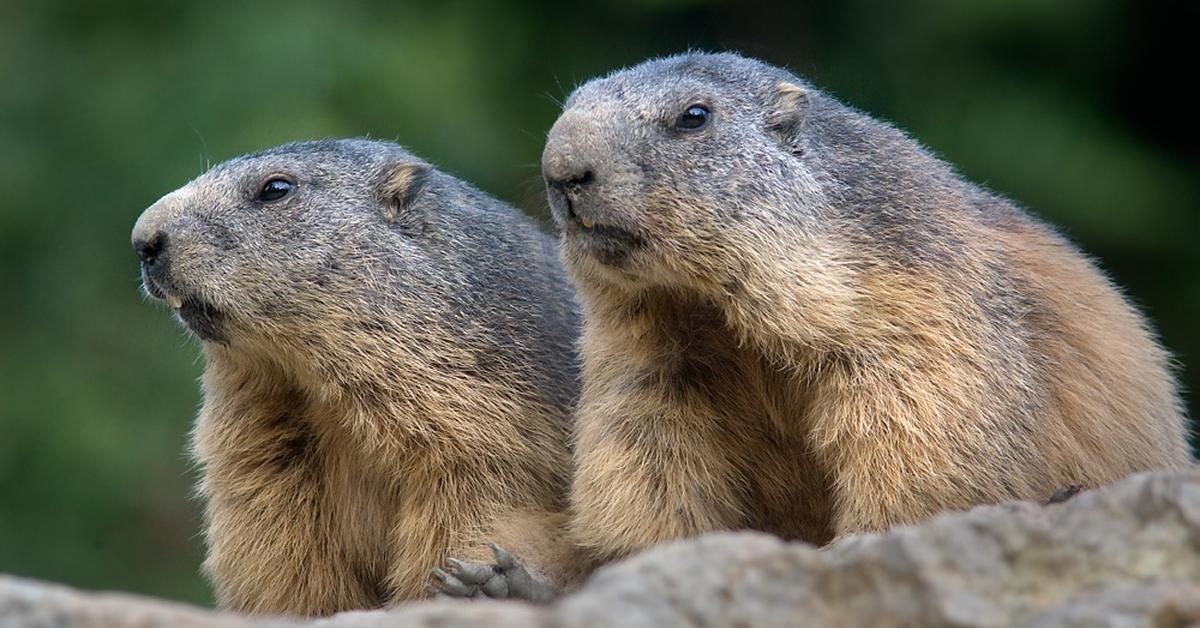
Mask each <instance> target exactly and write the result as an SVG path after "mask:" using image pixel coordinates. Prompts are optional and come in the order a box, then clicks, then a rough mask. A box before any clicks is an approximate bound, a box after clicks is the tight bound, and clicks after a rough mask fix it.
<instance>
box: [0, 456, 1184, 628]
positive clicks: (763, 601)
mask: <svg viewBox="0 0 1200 628" xmlns="http://www.w3.org/2000/svg"><path fill="white" fill-rule="evenodd" d="M301 625H309V626H319V627H321V628H352V627H353V628H368V627H375V626H431V627H432V626H441V627H454V626H464V627H465V626H488V627H493V628H500V627H507V626H513V627H517V626H547V627H549V626H555V627H560V628H565V627H570V626H597V627H603V626H614V627H618V626H619V627H621V628H636V627H640V626H647V627H649V626H714V627H715V626H731V627H737V628H741V627H746V628H749V627H755V628H758V627H764V628H769V627H771V626H795V625H811V626H1012V625H1023V626H1037V627H1043V626H1104V627H1109V626H1111V627H1114V628H1115V627H1125V626H1185V625H1200V471H1191V472H1186V473H1172V474H1142V475H1137V476H1133V477H1131V478H1128V479H1126V480H1124V481H1122V482H1120V483H1118V484H1116V485H1113V486H1111V487H1108V488H1104V489H1101V490H1096V491H1089V492H1085V493H1082V494H1080V495H1078V496H1076V497H1073V498H1071V499H1070V500H1069V501H1067V502H1065V503H1062V504H1052V505H1048V506H1044V505H1040V504H1032V503H1010V504H1002V505H998V506H982V507H979V508H975V509H973V510H971V511H969V512H962V513H946V514H943V515H939V516H938V517H935V518H934V519H932V520H930V521H928V522H925V523H923V524H921V525H915V526H907V527H901V528H897V529H895V530H892V531H889V532H887V533H883V534H870V535H862V536H856V537H850V538H846V539H842V540H840V541H838V542H836V543H834V544H833V545H831V546H829V547H827V548H825V549H820V550H819V549H815V548H813V547H811V546H807V545H804V544H801V543H785V542H783V541H780V540H778V539H776V538H773V537H770V536H767V535H764V534H757V533H751V532H741V533H720V534H712V535H708V536H705V537H702V538H699V539H692V540H688V541H680V542H676V543H670V544H667V545H663V546H661V547H658V548H655V549H653V550H650V551H648V552H645V553H643V554H641V555H639V556H635V557H633V558H631V559H629V560H626V561H624V562H622V563H619V564H616V565H612V566H609V567H606V568H604V569H601V570H599V571H598V572H597V573H596V574H595V575H594V576H593V577H592V578H591V579H590V580H589V581H588V582H587V583H586V584H585V585H584V586H583V588H582V589H581V590H580V591H578V592H576V593H574V594H572V595H569V596H567V597H565V598H563V599H561V600H559V601H558V602H557V603H555V604H553V605H550V606H544V607H537V606H529V605H525V604H521V603H516V602H491V601H475V600H471V601H434V602H425V603H417V604H409V605H405V606H401V607H397V608H394V609H389V610H383V611H363V612H354V613H343V614H340V615H336V616H334V617H330V618H326V619H320V620H315V621H303V620H294V619H282V618H265V619H263V618H253V619H251V618H243V617H238V616H234V615H230V614H223V613H217V612H212V611H206V610H201V609H197V608H193V607H188V606H184V605H179V604H170V603H166V602H160V601H154V600H147V599H140V598H137V597H134V596H127V595H118V594H87V593H80V592H76V591H72V590H70V589H67V588H64V587H60V586H56V585H50V584H42V583H36V582H33V581H29V580H22V579H19V578H12V577H0V628H9V627H10V626H12V627H16V626H20V627H22V628H24V627H35V628H42V627H47V628H48V627H51V626H53V627H59V626H62V627H75V626H105V627H107V626H113V627H122V628H124V627H132V626H137V627H142V626H146V627H150V626H183V627H185V628H186V627H191V626H196V627H201V626H204V627H208V626H213V627H217V626H221V627H225V626H229V627H243V626H281V627H283V626H301Z"/></svg>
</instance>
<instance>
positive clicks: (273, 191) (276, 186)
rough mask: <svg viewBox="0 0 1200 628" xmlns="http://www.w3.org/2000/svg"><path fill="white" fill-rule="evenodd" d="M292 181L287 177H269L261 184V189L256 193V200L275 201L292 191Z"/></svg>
mask: <svg viewBox="0 0 1200 628" xmlns="http://www.w3.org/2000/svg"><path fill="white" fill-rule="evenodd" d="M292 187H293V186H292V182H291V181H288V180H287V179H279V178H276V179H271V180H270V181H267V182H266V183H264V184H263V186H262V190H261V191H260V192H259V193H258V200H260V201H263V202H264V203H269V202H271V201H277V200H279V199H281V198H283V197H285V196H287V195H288V192H291V191H292Z"/></svg>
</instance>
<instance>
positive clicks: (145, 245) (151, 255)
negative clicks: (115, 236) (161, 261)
mask: <svg viewBox="0 0 1200 628" xmlns="http://www.w3.org/2000/svg"><path fill="white" fill-rule="evenodd" d="M166 248H167V236H166V234H164V233H163V232H161V231H160V232H158V233H155V234H154V235H153V236H151V237H150V238H149V239H146V240H142V239H140V238H139V239H137V240H134V241H133V250H135V251H137V254H138V258H140V259H141V260H142V263H143V264H145V265H146V266H152V265H154V262H155V260H157V259H158V258H159V257H160V256H161V255H162V253H163V250H164V249H166Z"/></svg>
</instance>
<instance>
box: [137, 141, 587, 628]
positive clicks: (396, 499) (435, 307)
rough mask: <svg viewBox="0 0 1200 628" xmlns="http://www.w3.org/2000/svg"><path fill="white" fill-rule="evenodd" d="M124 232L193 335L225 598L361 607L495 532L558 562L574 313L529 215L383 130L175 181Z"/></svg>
mask: <svg viewBox="0 0 1200 628" xmlns="http://www.w3.org/2000/svg"><path fill="white" fill-rule="evenodd" d="M133 241H134V246H135V248H136V249H137V251H138V253H139V255H140V256H141V258H142V270H143V279H144V283H145V287H146V290H147V292H148V293H149V294H151V295H152V296H154V297H157V298H159V299H162V300H164V301H165V302H167V303H168V304H170V305H171V306H172V309H173V310H174V311H175V313H176V314H177V316H178V317H179V318H180V319H181V321H182V322H183V323H184V325H186V326H187V327H188V328H189V329H190V330H191V331H193V332H194V333H195V334H196V335H197V336H198V337H200V338H201V339H202V340H203V341H204V342H203V349H204V354H205V358H206V363H205V372H204V406H203V408H202V410H201V411H200V416H199V418H198V419H197V423H196V428H195V432H194V448H195V455H196V457H197V459H198V461H199V462H200V464H201V466H202V477H201V484H200V493H201V495H202V496H203V497H204V499H205V500H206V506H207V508H206V512H207V529H206V532H205V534H206V538H207V541H208V549H209V552H208V557H207V560H206V561H205V569H206V571H207V572H208V574H209V575H210V576H211V578H212V580H213V582H214V584H215V585H216V590H217V598H218V602H219V603H220V605H221V606H223V607H227V608H233V609H237V610H243V611H251V612H262V613H295V614H307V615H316V614H328V613H332V612H335V611H339V610H345V609H350V608H369V607H378V606H380V605H383V604H386V603H390V602H394V601H397V600H404V599H409V598H413V597H415V596H418V595H421V594H422V592H423V589H424V585H425V582H426V578H427V576H428V574H429V568H430V567H431V566H433V565H435V564H437V563H440V562H441V560H442V559H443V558H444V557H445V556H447V555H448V554H451V553H453V554H454V555H456V556H466V557H474V558H479V559H484V558H487V557H490V556H491V552H490V551H489V550H488V548H487V546H486V542H487V541H491V540H498V541H499V542H500V543H502V544H503V545H505V547H507V548H508V549H510V550H511V551H513V552H514V554H517V555H518V556H521V557H522V558H524V559H525V562H526V564H528V565H530V566H531V567H532V568H535V569H538V570H540V571H542V572H544V573H543V574H542V575H544V576H547V577H548V578H549V579H551V580H556V579H559V580H561V579H562V578H564V577H566V576H565V573H566V572H565V571H564V570H563V568H561V567H560V561H559V559H560V555H561V554H562V553H563V552H564V551H565V550H564V549H562V548H561V547H559V546H557V545H555V543H556V540H555V539H557V538H558V537H560V536H561V535H560V534H557V533H556V531H557V530H558V529H559V524H560V523H561V521H560V518H561V516H562V515H561V514H560V513H561V511H562V509H563V506H564V502H565V493H566V485H567V478H568V472H569V471H568V469H569V465H570V459H569V452H568V448H567V445H566V437H567V433H568V430H569V427H568V422H569V412H570V408H571V406H572V404H573V403H574V401H575V398H576V396H577V387H578V376H577V373H576V366H575V362H576V358H575V351H574V343H575V340H576V336H577V327H578V320H577V319H578V317H577V313H576V308H575V305H574V300H573V294H572V290H571V287H570V284H569V283H568V282H567V280H566V277H565V275H564V273H563V270H562V267H561V262H560V261H559V260H558V257H557V252H556V247H555V246H554V242H553V240H552V239H550V238H548V237H547V236H545V235H544V234H542V233H541V232H539V231H538V229H537V228H536V227H535V226H534V225H533V224H532V222H531V221H530V220H529V219H527V218H525V217H524V216H522V215H521V214H520V213H519V212H518V211H516V210H515V209H513V208H511V207H509V206H507V205H504V204H503V203H500V202H498V201H496V200H494V199H492V198H489V197H488V196H486V195H484V194H482V193H481V192H479V191H478V190H475V189H474V188H472V187H471V186H469V185H467V184H466V183H463V182H462V181H459V180H457V179H455V178H453V177H451V176H449V175H446V174H443V173H441V172H439V171H437V170H435V169H434V168H432V167H431V166H429V165H428V164H426V163H424V162H423V161H421V160H419V159H417V158H416V157H414V156H412V155H411V154H409V153H407V152H405V151H404V150H403V149H401V148H399V147H398V146H395V145H392V144H388V143H383V142H374V141H366V140H339V141H321V142H301V143H296V144H288V145H285V146H281V147H278V148H275V149H272V150H268V151H265V152H262V153H256V154H253V155H248V156H245V157H240V158H237V159H234V160H231V161H228V162H226V163H224V164H221V165H219V166H216V167H214V168H213V169H212V170H210V171H209V172H207V173H205V174H204V175H202V176H200V177H199V178H197V179H196V180H194V181H192V182H191V183H188V184H187V185H185V186H184V187H182V188H180V189H179V190H176V191H175V192H172V193H171V194H168V195H167V196H165V197H163V198H162V199H161V200H160V201H158V202H157V203H155V204H154V206H152V207H151V208H149V209H148V210H146V212H145V213H144V214H143V215H142V216H141V218H140V219H139V220H138V223H137V225H136V227H135V228H134V232H133Z"/></svg>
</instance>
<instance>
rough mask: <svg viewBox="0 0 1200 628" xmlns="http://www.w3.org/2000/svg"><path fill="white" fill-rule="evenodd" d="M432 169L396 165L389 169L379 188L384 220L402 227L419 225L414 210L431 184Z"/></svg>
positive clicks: (416, 165) (417, 215)
mask: <svg viewBox="0 0 1200 628" xmlns="http://www.w3.org/2000/svg"><path fill="white" fill-rule="evenodd" d="M430 171H431V168H430V167H429V166H427V165H425V164H412V163H395V164H392V165H390V166H388V167H387V169H386V170H385V173H384V178H383V183H382V184H381V185H380V186H379V206H380V212H382V213H383V218H384V220H387V221H388V222H391V223H397V224H400V225H401V226H408V227H413V226H416V225H417V224H419V221H420V216H419V214H418V213H417V212H416V210H415V209H414V205H415V204H416V201H417V199H419V198H420V197H421V194H422V193H423V192H424V191H425V188H426V187H427V186H428V184H429V175H430Z"/></svg>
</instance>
